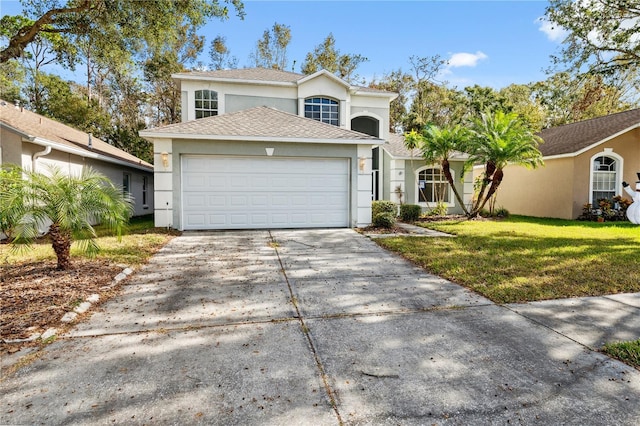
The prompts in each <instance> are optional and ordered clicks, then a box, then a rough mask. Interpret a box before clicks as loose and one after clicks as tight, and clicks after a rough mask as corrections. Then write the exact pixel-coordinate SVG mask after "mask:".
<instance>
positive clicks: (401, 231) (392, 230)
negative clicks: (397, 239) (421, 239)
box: [355, 226, 409, 234]
mask: <svg viewBox="0 0 640 426" xmlns="http://www.w3.org/2000/svg"><path fill="white" fill-rule="evenodd" d="M355 229H356V231H357V232H359V233H361V234H408V233H409V231H407V230H406V229H404V228H400V227H399V226H394V227H393V228H378V227H375V226H367V227H365V228H355Z"/></svg>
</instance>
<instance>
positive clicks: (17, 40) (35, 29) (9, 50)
mask: <svg viewBox="0 0 640 426" xmlns="http://www.w3.org/2000/svg"><path fill="white" fill-rule="evenodd" d="M90 8H91V0H84V1H83V2H82V3H81V4H80V5H79V6H77V7H67V8H57V9H51V10H49V11H47V12H46V13H45V14H44V15H42V16H41V17H40V18H38V20H37V21H35V22H34V23H33V24H32V25H28V26H26V27H22V28H20V29H19V30H18V32H17V33H16V34H15V35H14V36H13V37H11V40H9V45H8V46H7V47H6V48H4V49H3V50H2V51H0V63H4V62H7V61H8V60H10V59H15V58H19V57H20V56H22V53H23V52H24V49H25V47H27V45H28V44H29V43H31V42H32V41H33V40H34V39H35V38H36V36H37V35H38V33H40V32H41V31H47V32H63V30H62V29H60V30H54V29H45V27H46V26H47V25H49V24H51V23H53V22H54V21H55V20H56V18H57V17H58V16H60V15H69V14H74V13H80V12H84V11H86V10H89V9H90Z"/></svg>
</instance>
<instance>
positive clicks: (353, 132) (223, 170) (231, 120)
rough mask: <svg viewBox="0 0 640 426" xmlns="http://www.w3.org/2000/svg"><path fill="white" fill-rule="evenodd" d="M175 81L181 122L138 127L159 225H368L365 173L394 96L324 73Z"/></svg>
mask: <svg viewBox="0 0 640 426" xmlns="http://www.w3.org/2000/svg"><path fill="white" fill-rule="evenodd" d="M173 77H174V79H176V80H177V81H178V83H179V84H180V90H181V94H182V122H181V123H176V124H172V125H168V126H164V127H159V128H154V129H148V130H145V131H142V132H140V134H141V136H143V137H145V138H146V139H148V140H150V141H152V142H153V144H154V155H155V180H154V181H155V207H156V215H155V217H156V219H155V220H156V226H172V227H174V228H177V229H181V230H183V229H184V230H203V229H251V228H256V229H259V228H315V227H360V226H366V225H369V224H370V223H371V199H372V193H374V194H375V193H376V192H378V191H377V186H378V185H379V183H380V179H381V178H380V177H379V176H377V175H376V174H374V179H372V165H373V160H374V158H373V157H374V154H373V153H374V150H373V148H374V147H378V146H380V145H381V144H383V143H384V141H385V139H387V137H388V128H389V102H390V101H391V100H392V99H394V98H395V97H396V94H395V93H390V92H384V91H380V90H374V89H370V88H365V87H359V86H354V85H351V84H349V83H348V82H346V81H344V80H342V79H340V78H338V77H336V76H334V75H333V74H331V73H329V72H327V71H324V70H322V71H319V72H317V73H315V74H312V75H302V74H297V73H292V72H285V71H278V70H270V69H261V68H254V69H237V70H219V71H208V72H189V73H180V74H175V75H174V76H173ZM377 151H378V150H375V152H376V156H377ZM378 160H379V159H378V158H376V164H377V163H380V161H378Z"/></svg>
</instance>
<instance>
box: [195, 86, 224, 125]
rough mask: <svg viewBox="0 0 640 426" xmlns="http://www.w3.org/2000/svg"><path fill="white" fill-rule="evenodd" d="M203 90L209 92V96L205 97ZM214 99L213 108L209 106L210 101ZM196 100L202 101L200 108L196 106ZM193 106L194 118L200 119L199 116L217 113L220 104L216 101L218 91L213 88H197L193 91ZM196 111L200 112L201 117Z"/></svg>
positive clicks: (203, 116)
mask: <svg viewBox="0 0 640 426" xmlns="http://www.w3.org/2000/svg"><path fill="white" fill-rule="evenodd" d="M204 92H207V93H209V98H208V99H205V98H204V97H202V96H203V94H204ZM198 95H200V97H198ZM213 96H215V99H214V98H213ZM214 101H215V105H216V107H215V108H211V103H212V102H214ZM198 102H202V103H203V106H201V107H200V108H198V106H197V104H198ZM205 102H206V103H208V107H206V108H205V107H204V103H205ZM193 108H194V117H195V119H196V120H197V119H200V118H206V117H212V116H215V115H218V112H219V110H220V104H219V101H218V92H216V91H215V90H209V89H199V90H196V91H194V93H193ZM198 112H200V113H202V116H201V117H198Z"/></svg>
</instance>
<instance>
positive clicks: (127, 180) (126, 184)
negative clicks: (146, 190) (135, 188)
mask: <svg viewBox="0 0 640 426" xmlns="http://www.w3.org/2000/svg"><path fill="white" fill-rule="evenodd" d="M122 193H123V194H124V195H125V196H129V197H130V196H131V173H128V172H123V173H122Z"/></svg>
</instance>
